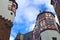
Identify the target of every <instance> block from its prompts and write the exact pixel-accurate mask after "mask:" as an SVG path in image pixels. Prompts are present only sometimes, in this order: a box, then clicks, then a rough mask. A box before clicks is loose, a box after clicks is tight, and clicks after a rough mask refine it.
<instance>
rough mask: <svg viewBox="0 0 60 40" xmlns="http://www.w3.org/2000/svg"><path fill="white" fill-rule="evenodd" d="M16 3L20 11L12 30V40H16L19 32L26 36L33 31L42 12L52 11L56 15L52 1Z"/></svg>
mask: <svg viewBox="0 0 60 40" xmlns="http://www.w3.org/2000/svg"><path fill="white" fill-rule="evenodd" d="M16 2H17V3H18V9H17V11H16V17H15V18H14V23H13V26H12V28H11V34H10V40H14V39H15V37H16V36H17V34H18V32H19V33H21V34H26V33H28V32H30V31H32V30H33V28H34V25H35V22H36V17H37V15H38V14H39V12H40V10H41V11H42V12H43V11H50V12H53V13H54V15H56V14H55V11H54V8H53V6H52V5H51V4H50V2H51V0H16ZM47 2H48V3H47Z"/></svg>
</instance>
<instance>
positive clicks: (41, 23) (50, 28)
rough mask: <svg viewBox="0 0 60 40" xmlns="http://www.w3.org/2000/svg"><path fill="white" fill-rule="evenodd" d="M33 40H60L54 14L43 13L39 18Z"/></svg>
mask: <svg viewBox="0 0 60 40" xmlns="http://www.w3.org/2000/svg"><path fill="white" fill-rule="evenodd" d="M33 40H60V39H59V30H58V26H57V24H56V21H55V16H54V15H53V13H51V12H43V13H40V14H39V15H38V16H37V19H36V25H35V28H34V31H33Z"/></svg>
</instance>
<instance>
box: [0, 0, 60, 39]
mask: <svg viewBox="0 0 60 40" xmlns="http://www.w3.org/2000/svg"><path fill="white" fill-rule="evenodd" d="M9 5H11V6H9ZM10 7H12V8H10ZM17 8H18V4H17V3H16V2H15V0H1V1H0V40H8V39H9V36H10V30H11V27H12V25H13V24H12V23H13V20H14V17H15V15H16V9H17ZM55 9H56V12H57V15H58V18H59V19H60V14H59V13H60V8H59V6H58V5H56V8H55ZM48 13H49V14H48ZM46 16H47V17H46ZM49 16H50V17H49ZM59 21H60V20H59ZM39 30H40V31H39ZM59 37H60V26H59V24H57V23H56V21H55V20H54V15H53V14H52V13H51V12H43V13H41V14H39V15H38V16H37V19H36V25H35V28H34V30H33V31H32V32H29V33H27V34H24V35H21V34H18V35H17V38H16V40H60V38H59Z"/></svg>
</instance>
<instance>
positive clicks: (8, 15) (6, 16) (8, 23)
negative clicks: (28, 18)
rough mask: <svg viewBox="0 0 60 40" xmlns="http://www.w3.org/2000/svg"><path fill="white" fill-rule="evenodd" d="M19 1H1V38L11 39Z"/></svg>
mask: <svg viewBox="0 0 60 40" xmlns="http://www.w3.org/2000/svg"><path fill="white" fill-rule="evenodd" d="M16 9H17V3H16V2H15V1H13V0H1V1H0V40H9V36H10V30H11V27H12V23H13V20H14V17H15V13H16Z"/></svg>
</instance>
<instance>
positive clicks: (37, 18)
mask: <svg viewBox="0 0 60 40" xmlns="http://www.w3.org/2000/svg"><path fill="white" fill-rule="evenodd" d="M44 13H50V14H52V15H53V16H54V17H55V15H54V14H53V13H52V12H46V11H44V12H42V13H39V14H38V15H37V19H38V18H39V16H40V15H41V14H44Z"/></svg>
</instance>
